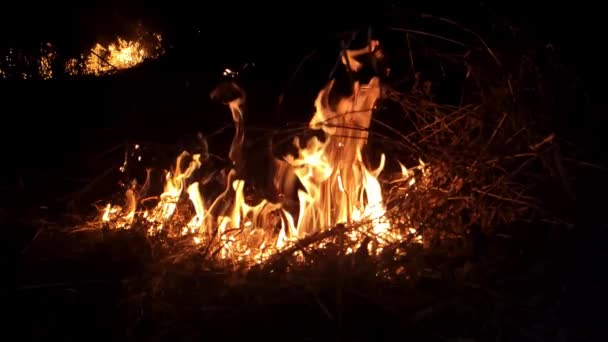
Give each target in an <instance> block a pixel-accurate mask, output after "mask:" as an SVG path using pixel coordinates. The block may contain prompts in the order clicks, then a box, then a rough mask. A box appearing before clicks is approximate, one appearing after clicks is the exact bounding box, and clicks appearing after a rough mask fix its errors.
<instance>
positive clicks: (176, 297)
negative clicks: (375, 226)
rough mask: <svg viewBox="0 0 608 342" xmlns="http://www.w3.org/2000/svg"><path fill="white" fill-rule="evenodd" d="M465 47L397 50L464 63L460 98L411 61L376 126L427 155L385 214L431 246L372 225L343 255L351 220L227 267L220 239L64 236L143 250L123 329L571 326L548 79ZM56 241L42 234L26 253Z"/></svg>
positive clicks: (539, 333)
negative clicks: (217, 245)
mask: <svg viewBox="0 0 608 342" xmlns="http://www.w3.org/2000/svg"><path fill="white" fill-rule="evenodd" d="M409 34H415V32H409ZM427 35H428V34H427ZM408 39H409V36H408ZM461 49H462V51H461V52H462V53H461V54H459V55H454V54H450V55H449V56H448V57H449V58H448V57H446V56H444V55H441V54H429V50H430V49H429V47H428V45H427V46H425V49H424V52H425V53H424V54H423V55H422V56H417V55H416V53H417V52H419V51H418V50H417V49H413V48H412V49H410V50H409V53H408V54H407V55H406V57H407V59H406V60H404V61H399V60H394V61H393V63H399V62H402V63H411V64H412V66H413V64H414V60H415V61H416V64H422V61H424V59H425V58H426V59H428V60H431V61H430V62H428V63H427V65H430V64H433V63H439V64H441V65H443V66H446V65H448V66H449V68H450V69H451V70H456V71H454V72H453V73H452V74H449V75H448V76H447V77H457V76H454V75H460V76H461V79H459V80H458V82H456V83H457V84H459V85H460V86H459V88H460V89H461V91H462V94H463V95H462V96H460V99H459V101H457V102H458V103H448V104H444V103H442V102H441V96H437V95H436V94H437V92H438V91H443V90H444V89H441V85H438V86H437V87H438V89H436V88H435V86H434V84H435V83H438V84H440V82H435V81H434V80H433V79H432V77H428V78H427V77H426V76H425V74H424V72H422V71H416V70H415V69H408V71H407V72H406V73H405V74H403V75H401V76H395V75H391V78H390V79H388V80H387V81H386V83H385V87H384V88H383V96H382V99H381V101H380V102H379V103H378V104H377V110H376V114H375V119H374V122H373V124H372V128H371V129H370V143H369V149H370V150H376V149H380V148H381V149H382V150H383V151H385V150H386V151H387V152H388V151H390V152H391V153H393V154H394V156H395V157H396V159H399V160H402V161H404V162H413V161H416V162H417V160H418V159H420V160H422V161H423V162H424V163H425V164H426V165H428V170H426V169H425V168H421V169H415V170H414V169H412V170H411V171H410V172H411V173H412V176H414V174H415V173H416V172H428V176H426V177H417V179H422V181H419V182H416V184H415V186H413V185H412V184H411V182H410V181H411V178H409V177H400V176H396V175H397V174H398V173H399V172H398V171H399V170H397V168H395V167H393V168H392V174H391V175H390V176H387V177H385V178H386V181H385V184H383V186H384V188H385V191H386V193H387V194H388V195H387V197H386V201H385V202H386V206H387V209H388V217H389V219H390V220H391V221H392V222H395V223H397V225H398V222H400V221H401V220H403V219H404V214H406V215H407V221H408V222H414V223H415V226H416V227H417V228H418V230H419V232H422V235H423V241H424V243H423V244H421V243H419V242H418V241H416V240H415V239H414V237H407V238H404V239H403V241H399V242H397V243H394V244H392V245H390V246H389V247H385V248H384V249H383V250H382V251H381V252H380V254H379V255H377V256H373V255H370V254H369V253H368V249H367V246H368V245H372V244H374V243H375V241H376V240H377V239H379V238H381V237H377V236H374V235H373V234H372V233H371V232H368V233H367V234H368V237H367V238H365V240H364V242H363V243H362V244H361V246H360V247H358V248H357V249H356V251H355V252H354V253H351V254H348V255H346V253H345V251H346V250H347V249H348V248H351V249H352V248H355V246H354V245H351V243H352V242H350V241H349V240H348V239H344V238H343V236H344V234H347V233H348V232H349V230H352V229H355V228H356V227H353V226H350V225H339V226H337V227H333V228H331V229H329V230H326V231H323V232H320V233H317V234H314V235H311V236H308V237H306V238H304V239H301V240H300V241H298V242H297V243H295V244H294V246H293V247H292V248H288V249H285V250H283V251H282V252H280V253H278V254H276V255H274V256H273V257H271V258H270V259H269V260H268V261H266V262H265V263H263V264H261V265H259V266H255V267H253V268H248V267H244V266H242V265H238V264H234V263H231V264H230V265H226V264H222V263H218V262H217V258H215V257H214V255H215V253H216V252H214V246H207V247H204V248H198V247H195V246H193V245H192V244H191V243H189V240H188V241H186V240H185V239H184V240H179V239H178V240H174V239H166V238H163V237H162V236H161V237H155V238H147V237H145V234H144V233H143V232H140V231H138V230H137V229H132V230H130V231H108V230H85V231H80V232H75V231H73V232H71V233H68V235H69V236H71V237H70V238H68V239H70V240H72V241H71V242H70V243H69V244H70V245H83V244H85V243H84V242H79V241H92V240H94V241H96V242H95V243H93V245H94V246H93V248H91V249H90V250H91V251H95V250H98V249H99V248H101V249H104V250H105V252H104V253H102V255H101V256H99V255H98V256H97V257H98V258H100V259H103V258H108V257H109V258H110V259H114V260H115V259H119V260H120V259H122V260H130V261H133V264H132V268H133V269H135V270H137V271H135V272H133V273H131V274H127V275H126V276H124V277H123V276H121V277H118V278H119V279H121V281H122V283H123V285H124V287H123V292H122V299H123V300H122V301H121V304H120V306H119V307H118V311H119V313H120V314H119V315H118V316H117V317H116V321H117V324H118V325H119V326H120V328H121V329H122V330H121V331H122V332H126V333H127V334H130V336H131V337H138V338H142V337H143V338H144V339H150V340H166V339H176V338H177V339H192V338H211V337H218V338H219V337H224V338H234V337H242V336H251V337H254V336H255V337H263V336H271V337H272V336H284V337H285V338H289V339H295V340H310V339H328V338H333V337H335V336H337V337H338V338H340V339H350V340H369V339H380V340H383V339H388V338H389V337H390V338H392V337H395V336H401V337H403V338H418V339H424V340H437V341H483V340H518V341H537V340H546V339H555V340H559V339H560V338H565V336H567V335H568V334H570V332H569V331H568V329H567V328H565V327H563V326H562V325H561V324H562V322H561V318H560V317H561V316H560V315H561V313H560V308H559V307H558V306H557V305H555V301H556V300H558V298H559V297H560V295H559V286H560V285H561V283H559V282H555V281H553V280H552V279H553V278H552V277H553V276H555V275H556V274H557V272H558V268H559V266H558V265H559V262H560V261H559V260H560V259H553V257H555V256H556V255H557V253H558V251H559V250H560V249H561V248H562V247H563V242H561V240H560V238H567V236H568V234H569V233H568V228H569V227H571V224H572V222H571V220H572V213H571V212H568V211H567V210H564V209H567V208H569V207H570V206H571V202H569V201H571V200H573V198H572V197H573V182H572V178H571V175H570V173H569V172H570V171H569V168H568V167H567V165H565V164H564V158H563V154H564V153H568V152H567V147H566V148H564V147H563V146H564V144H563V143H562V142H563V140H562V139H561V134H560V132H558V131H557V126H555V125H552V123H551V122H549V121H548V118H549V117H550V116H551V111H552V110H553V109H554V108H553V107H549V106H545V105H544V104H543V103H542V101H543V100H544V99H545V97H544V96H545V95H542V96H541V95H539V94H541V93H544V92H547V91H549V90H547V89H546V87H545V84H544V83H543V80H542V77H541V75H540V74H539V70H538V68H534V67H533V65H534V63H536V62H535V61H534V60H533V59H531V58H530V57H529V56H527V55H523V54H521V53H518V54H514V53H510V54H509V55H503V54H501V53H500V52H499V51H494V50H492V49H490V48H489V47H488V46H487V45H486V44H485V42H483V43H482V44H480V48H475V47H473V46H468V45H464V46H462V47H461ZM431 50H432V49H431ZM513 55H515V57H516V58H513ZM414 58H415V59H414ZM439 64H437V65H439ZM450 91H453V90H450ZM448 102H450V101H448ZM451 102H454V101H451ZM389 115H390V120H389V121H390V122H385V121H384V118H388V117H389ZM379 146H381V147H379ZM565 151H566V152H565ZM393 166H395V165H393ZM390 170H391V169H390V168H389V173H390V172H391V171H390ZM398 229H399V228H398ZM404 229H405V228H404ZM406 233H407V232H406ZM547 234H550V235H551V236H553V237H554V238H553V239H552V240H550V241H549V240H547V239H545V237H546V236H547ZM43 235H44V234H43ZM51 235H53V236H56V235H57V233H52V234H51ZM405 235H406V236H407V234H405ZM74 236H78V238H77V239H75V240H74V238H73V237H74ZM555 240H557V241H555ZM49 243H54V241H53V239H51V240H48V239H47V238H38V239H37V240H36V241H35V242H34V243H33V245H32V248H33V250H34V251H36V248H35V247H40V246H44V245H45V244H49ZM320 243H323V248H319V244H320ZM120 246H122V248H121V247H120ZM81 252H82V253H83V258H84V257H85V256H84V255H87V254H88V253H91V252H84V251H81ZM36 253H37V252H36ZM110 256H111V257H110ZM114 265H115V266H117V267H121V266H118V264H114ZM227 266H229V267H227ZM123 267H124V266H123ZM127 273H128V272H127ZM224 327H226V328H224ZM230 327H232V328H230ZM326 329H328V330H329V331H331V333H330V334H327V333H325V332H324V331H325V330H326Z"/></svg>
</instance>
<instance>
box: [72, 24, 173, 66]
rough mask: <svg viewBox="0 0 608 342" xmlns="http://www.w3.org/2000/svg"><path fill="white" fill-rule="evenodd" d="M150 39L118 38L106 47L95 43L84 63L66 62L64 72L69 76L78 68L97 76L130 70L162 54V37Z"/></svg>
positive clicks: (157, 36) (154, 35)
mask: <svg viewBox="0 0 608 342" xmlns="http://www.w3.org/2000/svg"><path fill="white" fill-rule="evenodd" d="M151 37H152V38H149V37H148V39H146V37H139V38H138V39H136V40H126V39H122V38H120V37H119V38H118V39H117V40H116V42H114V43H111V44H109V45H107V46H105V45H102V44H100V43H97V44H95V46H94V47H93V48H92V49H91V51H90V52H89V53H88V54H87V55H86V57H85V58H84V61H82V62H81V61H79V60H78V59H71V60H68V62H67V63H66V71H67V72H68V73H69V74H75V73H77V72H78V71H79V70H78V67H79V66H80V67H82V73H83V74H87V75H96V76H99V75H103V74H108V73H111V72H114V71H118V70H123V69H129V68H132V67H134V66H136V65H138V64H140V63H142V62H143V61H144V60H145V59H148V58H157V57H158V56H159V55H160V54H162V36H161V35H160V34H158V33H155V34H152V35H151Z"/></svg>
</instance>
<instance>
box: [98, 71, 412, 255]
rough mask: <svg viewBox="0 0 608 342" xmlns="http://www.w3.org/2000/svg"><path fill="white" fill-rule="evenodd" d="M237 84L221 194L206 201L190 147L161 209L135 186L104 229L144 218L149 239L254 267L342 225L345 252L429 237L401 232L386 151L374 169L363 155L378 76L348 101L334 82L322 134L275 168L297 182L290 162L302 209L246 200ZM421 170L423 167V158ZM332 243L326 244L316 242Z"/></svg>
mask: <svg viewBox="0 0 608 342" xmlns="http://www.w3.org/2000/svg"><path fill="white" fill-rule="evenodd" d="M234 87H235V89H236V90H238V93H239V94H240V95H238V97H237V99H234V100H232V101H231V102H229V103H228V106H229V108H230V110H231V112H232V117H233V120H234V123H235V125H236V128H237V130H236V134H235V137H234V139H233V143H232V147H231V149H230V154H229V157H230V159H231V160H232V161H233V164H234V168H233V169H232V170H230V171H229V172H228V173H227V175H225V179H224V181H225V183H224V184H225V188H224V191H223V192H222V193H221V194H219V195H218V196H216V197H215V198H205V196H204V195H203V193H204V184H203V182H201V179H202V178H203V177H201V176H200V175H197V171H199V170H200V168H201V165H203V164H204V163H206V162H207V161H206V160H205V157H203V156H201V155H199V154H194V155H191V154H190V153H188V152H183V153H182V154H181V155H180V156H178V158H177V160H176V165H175V167H174V169H173V170H172V171H169V172H167V173H166V177H165V187H164V191H163V193H162V194H161V195H160V197H159V200H158V203H157V204H156V206H155V207H153V208H147V209H146V208H138V207H139V206H141V203H140V205H138V201H139V202H141V201H140V200H141V199H142V198H143V196H144V195H145V194H144V193H142V191H137V189H136V188H135V187H133V188H131V189H129V190H127V205H126V206H125V208H122V207H120V206H116V205H112V204H108V205H107V206H106V207H105V208H104V209H103V212H102V215H101V221H102V222H103V223H104V224H105V225H106V226H108V227H110V228H121V229H129V228H131V227H133V226H135V225H136V224H139V225H142V224H143V225H144V227H145V229H146V231H147V233H148V234H149V235H156V234H160V233H162V234H165V235H166V236H169V237H183V236H191V241H192V243H193V245H200V246H215V250H216V251H217V253H216V254H214V255H215V256H217V257H218V258H220V259H224V260H231V261H234V262H241V263H243V262H244V263H248V264H256V263H261V262H263V261H265V260H267V259H268V258H269V257H270V256H272V255H273V254H274V253H277V252H280V251H283V250H286V249H288V248H291V247H293V246H294V245H295V244H296V242H297V241H301V240H302V239H306V238H308V237H311V236H313V235H314V234H319V233H323V232H327V231H329V230H330V229H332V228H334V227H337V226H341V227H348V229H344V232H343V236H344V238H346V239H348V240H349V241H350V242H351V244H350V245H349V247H348V248H345V250H344V251H345V253H347V254H348V253H353V252H354V251H356V250H358V249H359V248H360V247H362V243H363V241H364V240H366V238H367V240H369V239H371V241H373V242H372V243H371V244H370V243H368V242H365V243H366V245H365V246H363V247H365V248H366V249H367V251H368V253H370V254H377V253H380V252H381V251H382V249H383V248H384V247H385V246H386V245H387V244H390V243H395V242H399V241H402V240H403V239H404V237H405V236H411V237H412V238H413V239H415V240H417V241H421V240H422V237H421V236H420V235H418V233H417V230H416V228H415V227H414V226H413V225H412V224H409V226H408V227H407V228H405V229H404V228H403V227H401V228H399V229H397V228H395V227H393V224H392V223H391V220H390V219H389V217H388V215H387V208H386V207H385V204H384V199H383V189H382V185H381V182H380V175H381V173H382V172H383V169H384V166H385V162H386V156H385V155H384V154H383V155H382V156H381V158H380V162H379V164H378V165H376V166H375V167H370V166H368V165H366V163H365V162H364V159H363V153H362V150H363V147H364V146H365V144H366V143H367V139H368V135H369V134H368V129H369V125H370V122H371V118H372V112H373V109H374V105H375V103H376V101H377V100H378V98H379V96H380V93H381V87H380V80H379V79H378V78H372V79H371V81H369V82H368V83H366V84H360V83H358V82H357V83H355V84H354V86H353V89H352V95H351V96H348V97H344V98H342V99H340V100H339V101H338V103H337V105H336V106H334V107H332V106H330V104H329V94H330V92H331V90H332V87H333V82H330V83H329V84H328V85H327V86H326V87H325V88H324V89H322V90H321V91H320V93H319V95H318V96H317V99H316V101H315V107H316V111H315V113H314V115H313V117H312V119H311V120H310V123H309V127H310V128H311V129H312V130H317V131H321V132H322V133H323V135H324V137H323V138H317V137H313V138H310V139H308V140H307V141H305V142H304V141H301V140H300V139H298V138H294V141H293V144H294V146H295V147H296V148H297V151H298V153H297V155H295V156H294V155H287V156H285V157H284V159H283V160H276V165H280V166H281V168H280V169H281V170H279V171H277V172H276V173H275V178H274V184H275V186H277V185H278V184H295V183H294V182H288V181H286V178H287V177H289V175H288V174H287V173H286V172H284V169H285V168H290V170H291V171H292V174H293V175H295V177H296V178H297V180H298V181H299V184H300V185H301V186H300V187H299V188H297V189H296V188H294V189H292V190H294V192H293V193H294V196H295V197H297V201H298V204H299V205H298V209H297V212H292V211H290V210H288V209H287V208H286V207H284V205H283V203H280V202H279V203H275V202H272V201H270V200H268V199H260V200H258V201H257V204H252V203H250V201H249V200H248V199H247V198H246V195H245V185H246V184H245V181H244V180H243V178H242V175H241V172H243V171H242V170H241V169H240V168H239V163H240V160H241V158H243V156H242V154H241V148H242V145H243V141H244V134H245V133H244V127H243V125H242V122H243V115H244V110H243V105H244V102H245V98H244V92H242V90H240V88H238V87H237V86H236V85H235V86H234ZM400 165H401V176H402V178H401V180H403V181H407V182H408V184H409V186H414V184H415V182H416V180H415V178H414V175H413V173H412V172H411V171H410V170H408V169H407V168H406V167H405V166H403V165H402V164H400ZM418 167H419V168H420V167H424V164H423V163H422V161H421V164H420V166H418ZM148 182H149V180H147V181H146V183H148ZM144 188H145V187H144ZM401 223H403V221H401ZM325 244H326V242H322V243H319V244H318V247H323V246H324V245H325ZM302 257H303V256H302Z"/></svg>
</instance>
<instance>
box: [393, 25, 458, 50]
mask: <svg viewBox="0 0 608 342" xmlns="http://www.w3.org/2000/svg"><path fill="white" fill-rule="evenodd" d="M390 30H393V31H398V32H407V33H413V34H419V35H423V36H429V37H433V38H437V39H441V40H445V41H446V42H450V43H453V44H456V45H460V46H466V45H465V44H464V43H461V42H459V41H457V40H454V39H451V38H446V37H443V36H440V35H438V34H434V33H429V32H424V31H417V30H411V29H404V28H399V27H391V28H390Z"/></svg>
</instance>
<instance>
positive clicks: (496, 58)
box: [421, 14, 502, 66]
mask: <svg viewBox="0 0 608 342" xmlns="http://www.w3.org/2000/svg"><path fill="white" fill-rule="evenodd" d="M421 17H422V18H431V19H437V20H439V21H443V22H445V23H448V24H452V25H454V26H458V27H460V28H461V29H463V30H464V31H466V32H469V33H471V34H472V35H474V36H475V37H477V39H479V41H480V42H481V44H483V46H484V47H485V48H486V50H488V53H489V54H490V55H491V56H492V58H494V60H495V61H496V64H498V66H501V65H502V63H500V60H499V59H498V57H496V55H495V54H494V51H492V49H490V47H489V46H488V44H486V42H485V41H484V40H483V38H481V36H480V35H479V34H477V33H475V32H473V31H472V30H470V29H468V28H466V27H464V26H462V25H460V24H458V23H457V22H455V21H453V20H450V19H447V18H442V17H436V16H434V15H430V14H422V15H421Z"/></svg>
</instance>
